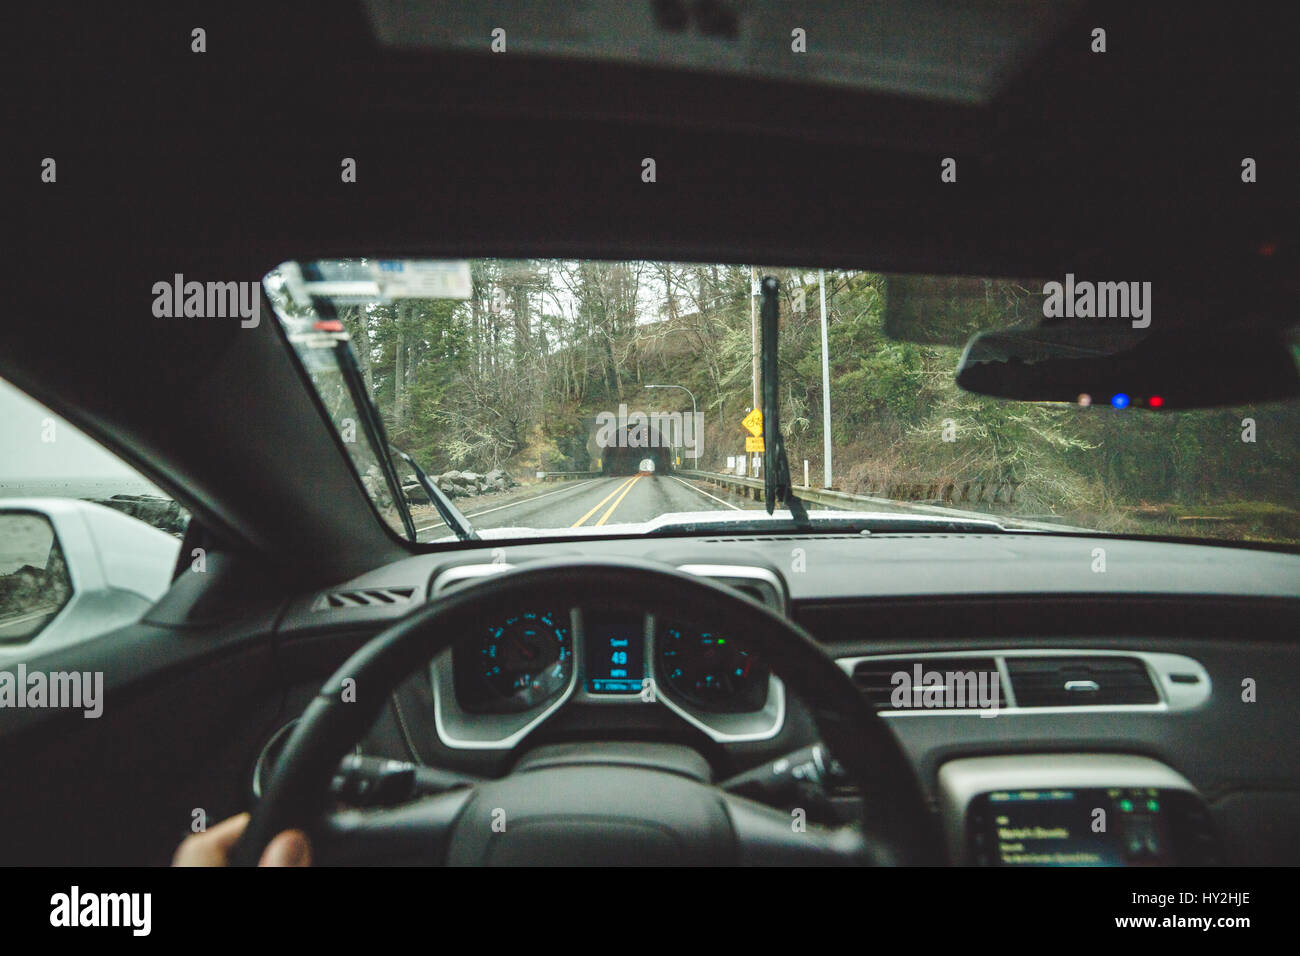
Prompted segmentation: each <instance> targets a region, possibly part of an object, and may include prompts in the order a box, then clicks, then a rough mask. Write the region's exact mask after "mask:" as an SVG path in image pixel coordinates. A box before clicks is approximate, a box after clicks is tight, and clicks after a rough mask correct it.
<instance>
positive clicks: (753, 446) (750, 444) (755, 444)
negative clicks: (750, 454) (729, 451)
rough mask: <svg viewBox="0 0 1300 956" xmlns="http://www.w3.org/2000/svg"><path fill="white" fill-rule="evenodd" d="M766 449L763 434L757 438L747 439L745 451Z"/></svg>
mask: <svg viewBox="0 0 1300 956" xmlns="http://www.w3.org/2000/svg"><path fill="white" fill-rule="evenodd" d="M764 450H765V449H764V448H763V437H762V436H761V435H760V436H757V437H755V438H746V439H745V451H764Z"/></svg>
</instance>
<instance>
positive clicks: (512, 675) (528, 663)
mask: <svg viewBox="0 0 1300 956" xmlns="http://www.w3.org/2000/svg"><path fill="white" fill-rule="evenodd" d="M466 650H467V651H469V653H468V654H466V655H465V656H466V657H467V658H469V659H468V660H464V661H463V663H462V666H461V667H459V668H457V670H458V672H459V675H460V680H459V681H458V684H459V687H458V694H457V696H458V697H460V698H461V701H462V704H467V705H469V706H470V707H471V708H472V709H476V710H486V711H515V710H528V709H530V708H533V707H536V706H538V705H539V704H544V703H545V702H546V701H548V700H550V699H551V698H552V697H554V696H555V695H557V694H559V693H560V692H561V691H563V690H564V688H565V687H567V686H568V684H569V681H570V678H571V677H572V674H573V639H572V634H571V629H570V627H569V621H568V617H567V616H565V617H561V616H559V615H557V614H555V613H552V612H543V611H525V612H523V613H520V614H515V615H513V616H511V617H507V618H503V619H501V620H498V621H492V622H490V623H488V624H486V625H485V626H484V628H483V630H482V632H481V633H480V636H479V637H478V639H477V640H476V641H475V643H474V646H473V647H472V648H466ZM474 685H477V686H474Z"/></svg>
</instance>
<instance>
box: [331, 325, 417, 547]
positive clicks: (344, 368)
mask: <svg viewBox="0 0 1300 956" xmlns="http://www.w3.org/2000/svg"><path fill="white" fill-rule="evenodd" d="M334 358H335V360H336V361H337V362H338V364H339V371H340V372H341V373H342V374H343V382H344V384H345V385H347V388H348V393H349V394H350V395H351V396H352V404H353V405H355V406H356V409H357V414H359V415H360V416H361V427H362V429H364V430H365V433H366V438H367V439H369V441H370V447H371V448H373V449H374V451H375V457H376V458H377V459H379V468H380V470H381V471H382V472H383V473H384V480H385V481H387V482H388V487H389V488H390V489H391V492H392V495H393V504H394V505H395V506H396V507H397V509H398V513H399V514H400V515H401V517H402V527H403V528H405V529H406V535H407V537H409V538H410V539H411V541H412V542H414V541H415V539H416V536H417V535H418V532H417V531H416V530H415V518H414V517H413V516H412V515H411V507H410V505H409V504H407V501H406V495H405V493H404V492H403V491H402V482H401V480H400V479H399V478H398V477H397V469H396V468H395V467H394V466H393V458H392V456H391V455H390V454H388V453H387V452H386V451H385V449H387V448H388V447H389V445H388V439H387V438H386V437H385V436H384V422H383V419H381V418H380V417H379V412H378V410H377V409H376V408H375V404H374V402H372V401H371V400H370V396H369V395H368V394H367V393H366V380H365V377H364V376H362V374H361V368H360V367H359V366H358V365H357V357H356V356H355V355H353V354H352V344H351V343H350V342H349V341H348V340H347V339H340V340H339V341H337V342H335V343H334Z"/></svg>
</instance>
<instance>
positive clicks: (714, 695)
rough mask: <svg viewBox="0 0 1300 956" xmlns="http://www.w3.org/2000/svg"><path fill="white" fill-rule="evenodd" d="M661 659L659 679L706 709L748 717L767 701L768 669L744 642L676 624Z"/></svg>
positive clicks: (663, 636)
mask: <svg viewBox="0 0 1300 956" xmlns="http://www.w3.org/2000/svg"><path fill="white" fill-rule="evenodd" d="M656 656H657V657H658V665H659V666H658V670H659V679H660V680H661V681H662V682H663V683H665V684H666V685H667V687H668V689H669V690H671V691H673V692H674V693H675V694H677V696H679V697H681V698H684V699H685V700H686V701H687V702H688V703H691V704H694V705H695V706H697V707H700V708H701V709H703V710H710V711H720V712H727V713H748V712H751V711H756V710H761V709H762V708H763V705H764V704H765V703H766V702H767V685H768V677H769V671H768V668H767V665H766V664H764V663H763V661H762V660H761V659H760V658H759V656H758V655H757V654H756V653H754V652H753V651H752V650H751V649H750V648H749V647H747V646H746V645H745V643H744V641H743V640H741V639H738V638H732V637H730V636H728V635H726V634H722V633H719V632H716V631H701V630H698V629H694V628H689V627H681V626H677V625H670V626H668V627H665V628H664V629H663V630H662V631H661V632H660V635H659V641H658V650H657V654H656Z"/></svg>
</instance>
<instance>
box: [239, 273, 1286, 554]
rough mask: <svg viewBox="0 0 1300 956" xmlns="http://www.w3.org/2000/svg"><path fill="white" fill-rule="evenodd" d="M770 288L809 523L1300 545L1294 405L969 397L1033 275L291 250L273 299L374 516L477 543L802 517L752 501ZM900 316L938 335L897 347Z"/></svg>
mask: <svg viewBox="0 0 1300 956" xmlns="http://www.w3.org/2000/svg"><path fill="white" fill-rule="evenodd" d="M762 276H772V277H774V278H775V279H776V280H777V285H776V292H775V300H776V303H777V304H778V305H779V312H780V331H779V352H778V359H779V363H778V364H779V386H778V395H777V399H776V402H777V410H778V411H779V422H780V431H781V434H782V435H783V437H784V445H785V451H786V453H787V458H788V462H789V475H790V480H791V483H792V485H793V492H794V494H795V495H796V496H798V497H799V498H800V499H802V501H803V503H804V504H805V505H806V506H807V510H808V512H809V514H810V515H811V516H812V518H813V519H814V521H815V522H816V523H817V524H818V525H819V526H822V527H828V528H829V527H840V526H844V527H847V526H849V525H850V524H851V523H852V521H864V520H865V518H864V516H885V515H894V516H900V515H907V516H915V517H916V518H917V519H921V518H926V519H934V520H939V519H945V520H950V521H964V520H966V519H972V520H973V519H988V518H992V519H995V520H996V521H997V522H999V523H1000V524H1002V525H1004V526H1006V527H1008V528H1022V529H1030V530H1035V531H1048V530H1053V529H1056V530H1081V529H1082V530H1097V531H1102V532H1108V533H1125V534H1143V535H1165V536H1178V537H1189V538H1221V539H1227V540H1237V541H1256V542H1282V543H1287V544H1296V543H1300V513H1297V511H1296V510H1295V502H1296V491H1297V482H1298V481H1300V479H1298V478H1297V473H1298V469H1297V465H1300V455H1298V454H1297V444H1296V436H1297V434H1300V431H1298V429H1297V426H1298V425H1300V402H1297V401H1294V400H1290V401H1281V402H1271V403H1260V404H1258V405H1254V406H1248V407H1233V408H1214V409H1198V410H1186V411H1174V410H1160V411H1157V410H1155V408H1156V407H1158V406H1159V403H1160V399H1159V397H1156V396H1152V397H1147V396H1135V397H1134V399H1133V400H1132V404H1133V405H1137V404H1145V405H1147V406H1148V407H1146V408H1137V407H1131V406H1130V400H1129V398H1128V396H1124V401H1123V402H1122V403H1121V402H1120V401H1119V396H1116V398H1115V400H1114V401H1113V402H1112V401H1111V399H1110V398H1109V397H1102V396H1099V397H1098V400H1097V401H1093V400H1092V397H1091V396H1087V395H1081V396H1080V400H1079V401H1078V402H1073V403H1059V402H1058V403H1039V402H1034V403H1031V402H1013V401H1005V400H1000V399H995V398H989V397H984V396H980V395H975V394H972V393H970V392H966V391H963V390H961V389H960V388H958V387H957V385H956V384H955V381H954V375H955V372H956V369H957V367H958V364H959V361H960V359H961V356H962V348H963V346H964V345H965V343H966V340H967V338H968V337H969V336H970V335H971V334H973V333H975V332H979V331H987V330H990V329H1017V328H1022V327H1023V328H1028V327H1031V326H1035V325H1038V324H1039V323H1041V322H1042V318H1043V316H1044V315H1045V314H1047V313H1046V312H1045V311H1044V305H1043V302H1044V295H1045V292H1044V290H1045V288H1050V285H1051V284H1050V283H1046V284H1045V283H1044V282H1043V280H1041V279H1032V280H1031V279H999V278H982V277H974V278H971V277H967V278H960V279H945V278H938V277H918V276H893V275H889V274H885V273H878V272H870V271H853V270H839V269H836V270H831V269H827V270H818V269H800V268H771V267H761V266H738V265H722V264H698V263H687V264H682V263H669V262H650V261H603V260H578V259H528V260H501V259H480V260H466V261H428V260H381V259H350V260H329V261H316V262H302V263H285V264H284V265H282V266H281V267H279V268H278V269H276V270H274V271H272V272H271V273H270V274H269V275H268V276H267V277H266V280H265V287H266V290H267V294H268V296H269V298H270V300H271V302H272V304H273V306H274V308H275V310H276V312H277V314H278V315H279V317H280V319H281V322H282V325H283V327H284V328H285V331H286V334H287V336H288V338H289V340H290V342H291V343H292V344H293V347H294V350H295V352H296V353H297V354H298V356H299V358H300V359H301V360H302V362H303V364H304V367H305V369H306V370H307V372H308V374H309V377H310V379H311V381H312V382H313V384H314V385H315V386H316V388H317V390H318V392H319V394H320V397H321V399H322V405H323V408H324V409H325V413H326V415H327V417H328V418H329V420H330V421H331V422H332V423H333V425H334V426H335V428H336V430H337V431H338V433H339V435H340V437H341V439H342V441H343V442H344V445H345V447H347V449H348V451H349V454H350V456H351V460H352V462H353V464H354V466H355V467H356V469H357V472H358V477H359V479H360V480H361V482H362V484H363V485H364V486H365V488H366V490H367V492H368V493H369V494H370V495H371V498H372V500H373V501H374V502H375V505H376V509H377V512H378V514H379V516H380V517H381V518H382V520H384V521H385V522H387V524H388V526H389V527H390V528H391V529H392V530H393V532H394V533H395V534H398V535H404V536H408V537H409V534H410V530H411V529H412V528H413V529H414V533H415V535H416V537H417V539H418V540H419V541H439V540H443V539H451V538H452V537H454V536H460V537H465V536H466V535H465V534H464V532H463V530H462V531H458V530H457V527H456V525H457V524H458V521H457V520H450V521H449V519H448V512H447V509H446V507H444V506H443V505H445V504H450V503H451V502H454V506H453V507H454V508H455V509H458V511H459V512H460V513H463V515H464V516H465V518H466V519H468V523H469V524H471V525H472V529H473V532H476V533H477V534H478V535H479V536H481V537H483V538H522V537H529V536H537V535H539V534H545V535H555V534H564V535H581V534H614V533H618V534H627V533H656V532H663V531H665V530H671V529H675V528H678V529H680V528H686V529H693V530H696V531H698V530H700V529H703V528H710V527H714V526H717V527H719V528H732V529H735V530H738V531H739V530H752V529H753V528H755V527H760V528H761V527H763V525H762V524H761V522H762V521H770V522H777V521H780V520H782V519H783V517H784V519H785V520H789V518H790V512H789V511H787V510H784V509H783V508H778V509H777V510H776V512H775V513H774V514H773V515H772V516H771V517H770V518H769V516H768V514H767V511H766V504H765V502H764V501H763V500H762V498H763V494H764V478H765V477H766V475H765V469H767V468H769V466H768V465H767V463H765V461H764V456H763V451H764V448H765V444H764V440H763V436H764V431H763V421H762V402H763V399H762V393H761V390H760V381H759V378H760V374H761V373H760V371H759V368H760V363H759V354H758V353H759V349H760V346H759V342H760V334H759V327H760V322H761V319H760V310H761V308H762V292H761V288H760V281H759V279H760V277H762ZM891 300H892V302H891ZM900 317H901V318H905V319H907V320H908V321H910V322H911V323H912V324H913V325H914V326H915V327H916V329H919V330H920V332H921V334H920V335H912V336H911V337H909V338H908V340H899V339H898V338H895V337H894V334H896V332H897V329H896V328H895V327H896V326H897V325H898V323H899V321H900ZM1135 327H1137V323H1136V322H1135ZM913 331H915V329H914V330H913ZM342 349H346V350H347V352H348V354H349V355H350V356H351V358H350V359H348V360H347V361H349V362H351V363H352V365H353V366H354V369H355V375H354V376H353V377H354V378H355V385H356V390H355V394H354V392H353V391H352V390H350V389H349V383H348V376H347V374H346V372H340V368H341V365H340V362H342V361H343V357H342V351H341V350H342ZM344 364H346V362H345V363H344ZM358 398H362V399H363V400H364V402H365V403H366V404H367V405H371V406H372V407H373V408H374V409H377V411H378V414H377V416H375V418H376V419H377V423H376V427H367V424H366V417H367V415H366V412H365V410H363V409H361V408H359V407H358V406H357V400H358ZM388 442H391V444H392V445H393V446H396V448H399V449H401V450H402V452H405V453H406V455H408V456H409V457H410V462H408V461H407V460H406V459H404V458H402V457H398V456H393V455H389V454H388V453H387V447H388V446H387V444H386V443H388ZM390 463H391V465H390ZM413 465H414V467H413ZM421 469H422V470H423V471H424V472H427V473H428V477H429V482H428V486H429V487H426V486H425V483H424V482H422V481H421V480H420V478H421V477H422V476H421V475H419V474H418V472H419V470H421ZM395 486H396V488H397V489H399V490H397V491H395V490H394V488H395ZM408 517H409V518H410V519H412V520H411V521H410V522H409V523H408V521H407V518H408ZM751 519H752V520H751ZM864 527H865V526H864ZM954 527H956V525H954ZM969 527H970V528H971V529H972V530H975V529H978V528H979V527H980V525H979V524H971V525H970V526H969ZM989 527H990V528H991V527H992V526H989Z"/></svg>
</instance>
